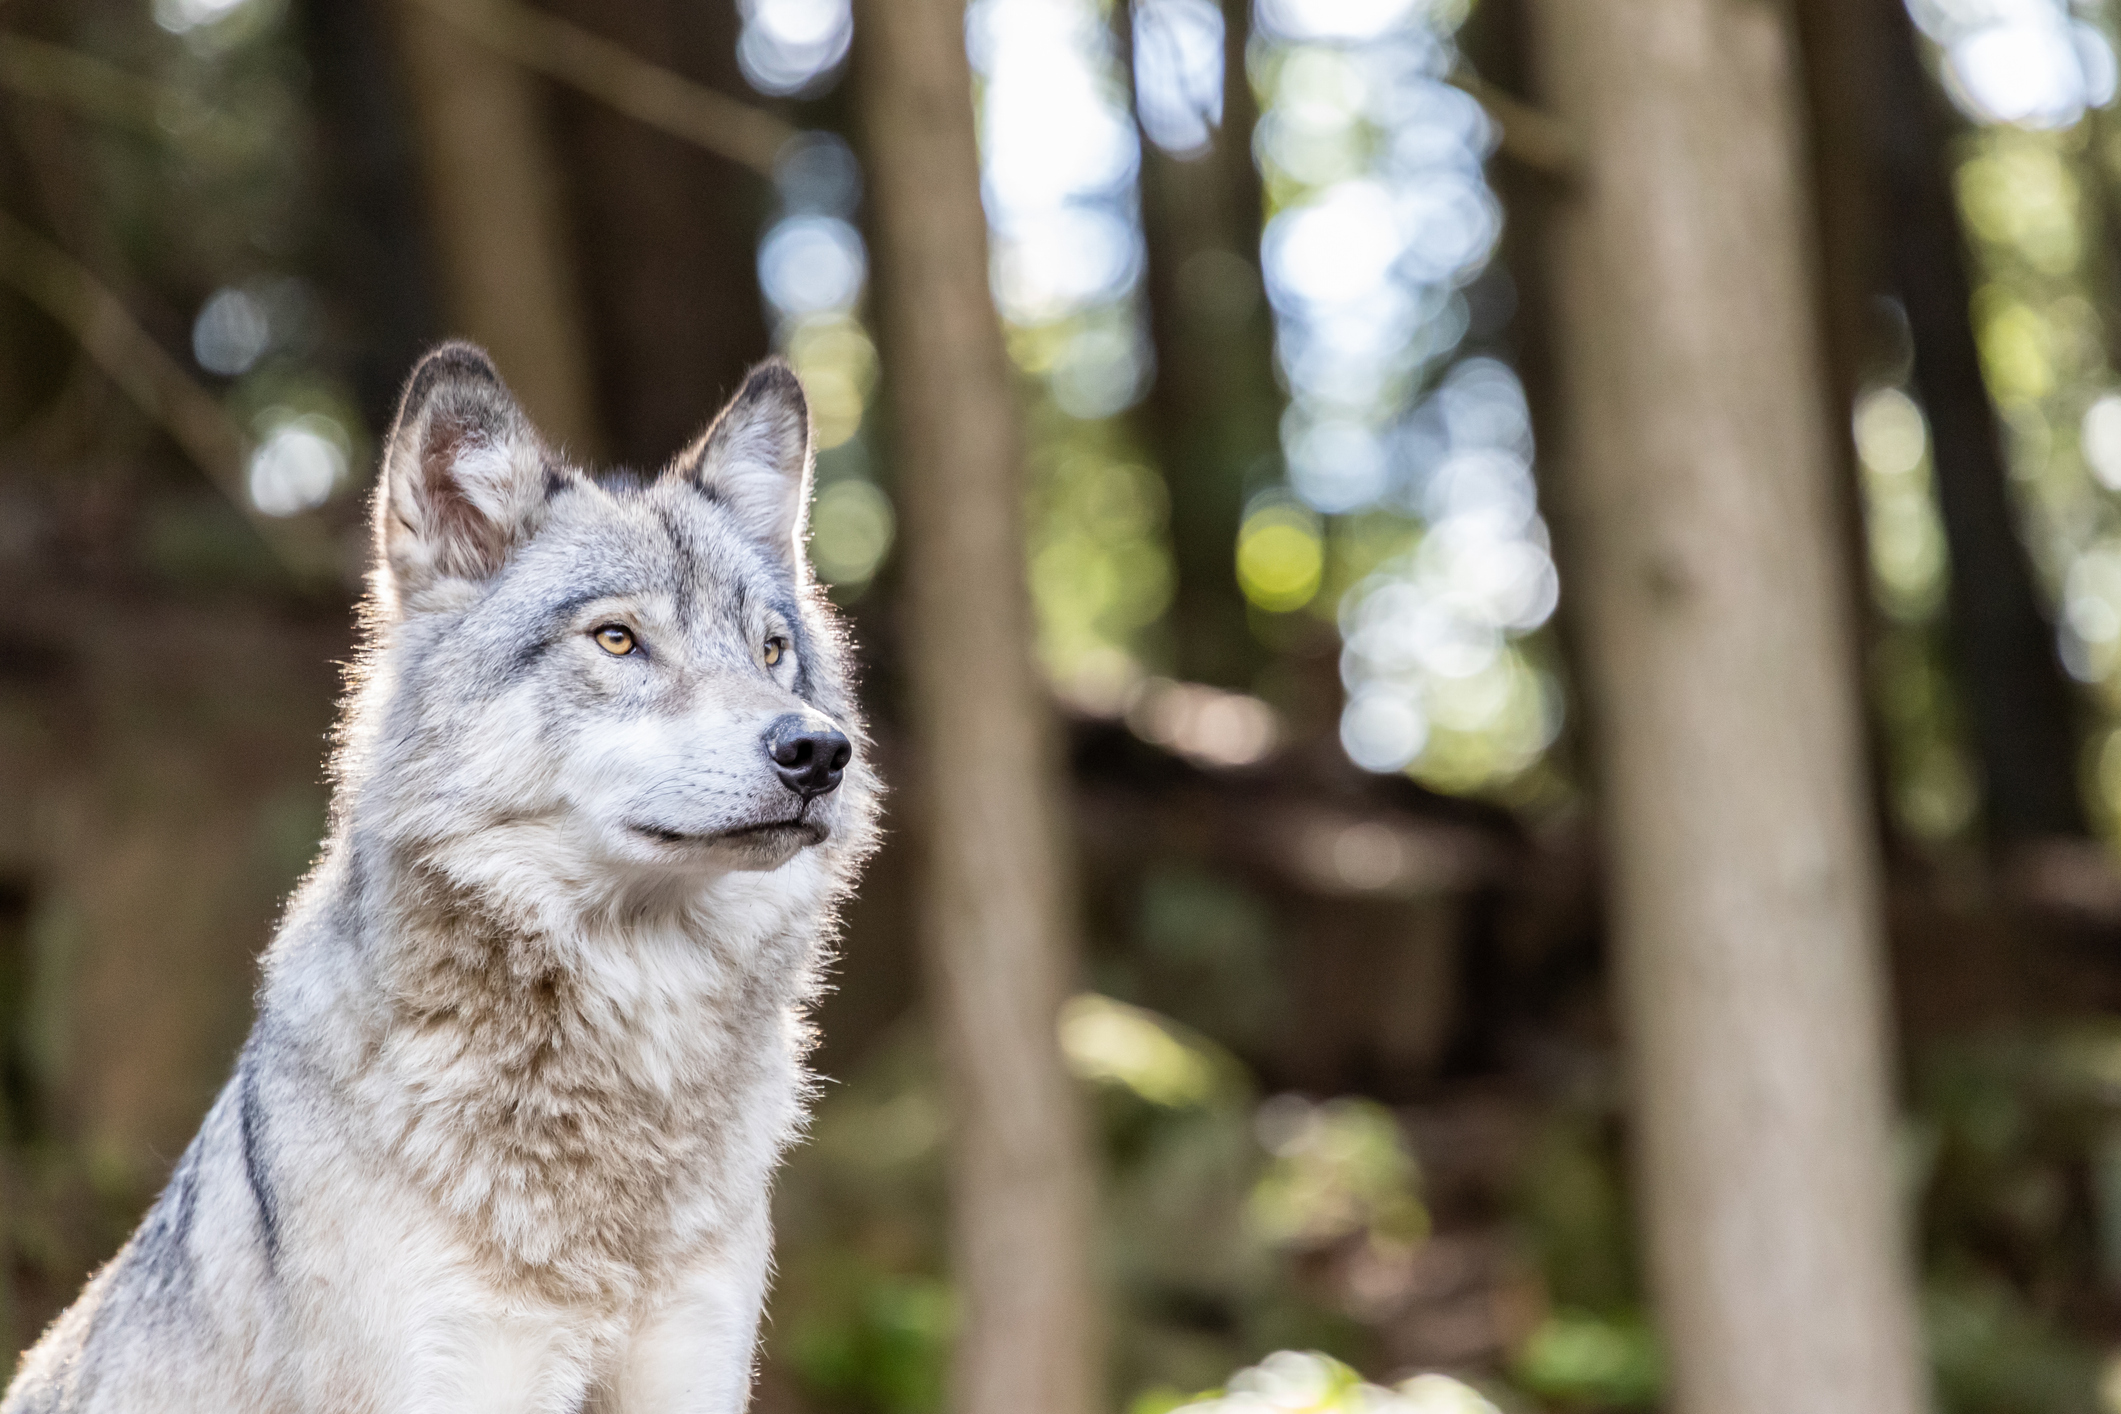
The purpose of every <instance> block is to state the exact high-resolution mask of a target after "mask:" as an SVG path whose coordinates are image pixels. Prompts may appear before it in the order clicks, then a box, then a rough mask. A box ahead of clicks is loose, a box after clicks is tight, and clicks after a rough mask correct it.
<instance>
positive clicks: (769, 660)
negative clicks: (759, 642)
mask: <svg viewBox="0 0 2121 1414" xmlns="http://www.w3.org/2000/svg"><path fill="white" fill-rule="evenodd" d="M787 651H788V640H787V639H785V638H769V639H767V640H766V650H765V654H764V656H765V659H766V666H767V667H769V668H770V667H772V666H773V665H774V664H775V663H778V662H780V661H781V655H782V654H783V653H786V652H787Z"/></svg>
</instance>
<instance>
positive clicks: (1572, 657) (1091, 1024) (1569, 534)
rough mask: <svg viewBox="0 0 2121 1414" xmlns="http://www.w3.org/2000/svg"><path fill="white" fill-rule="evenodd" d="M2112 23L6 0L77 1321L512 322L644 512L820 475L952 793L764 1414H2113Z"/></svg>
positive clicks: (28, 1170)
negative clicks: (394, 452)
mask: <svg viewBox="0 0 2121 1414" xmlns="http://www.w3.org/2000/svg"><path fill="white" fill-rule="evenodd" d="M2117 19H2121V17H2117V16H2116V14H2115V13H2114V12H2113V11H2112V10H2111V8H2110V7H2109V6H2107V5H2106V4H2105V3H2103V0H2080V2H2079V3H2075V4H2068V5H2066V4H2063V3H2060V0H1915V2H1914V3H1912V4H1911V5H1909V6H1907V7H1906V8H1903V7H1902V5H1901V4H1900V3H1899V2H1898V0H1842V2H1841V3H1835V0H1793V3H1791V4H1787V5H1785V4H1779V3H1768V2H1767V0H1612V3H1610V4H1605V5H1594V4H1590V3H1588V2H1587V0H1478V3H1477V4H1475V3H1470V0H1256V2H1254V0H1222V2H1221V3H1216V2H1215V0H1117V3H1114V0H975V3H973V4H972V5H971V6H970V7H969V9H962V10H961V9H960V8H959V7H957V6H954V5H952V4H949V3H947V2H946V0H898V3H890V2H889V0H874V3H856V4H853V5H850V4H849V2H848V0H606V3H601V4H593V3H589V0H541V3H539V4H536V5H532V4H526V3H523V0H151V3H149V0H6V3H5V4H4V5H0V585H4V589H0V604H4V606H5V612H4V614H0V1333H4V1337H5V1339H6V1340H7V1341H10V1342H12V1345H11V1346H10V1348H20V1347H21V1346H23V1345H26V1344H27V1343H28V1342H29V1341H30V1340H31V1339H33V1338H34V1335H35V1333H36V1332H37V1331H38V1330H39V1329H40V1328H41V1326H42V1324H43V1323H44V1322H45V1321H46V1320H47V1319H49V1317H50V1316H51V1315H52V1314H53V1313H54V1312H55V1311H56V1310H57V1309H58V1308H59V1307H60V1306H62V1305H63V1304H64V1303H65V1302H66V1301H67V1300H68V1299H70V1297H71V1295H72V1294H73V1292H74V1291H75V1290H76V1289H77V1288H78V1285H79V1283H80V1282H81V1281H82V1279H83V1277H84V1276H85V1274H86V1273H87V1272H88V1271H89V1270H91V1269H92V1268H93V1267H94V1266H95V1264H97V1263H98V1262H100V1261H101V1260H102V1259H103V1258H104V1257H106V1256H107V1255H108V1254H109V1253H110V1252H111V1251H112V1250H113V1249H114V1248H115V1246H116V1244H117V1243H118V1242H120V1241H121V1240H122V1239H123V1236H124V1234H125V1233H126V1232H127V1231H128V1230H129V1228H130V1226H131V1225H132V1223H133V1222H134V1221H135V1220H136V1219H137V1217H138V1215H139V1213H140V1212H141V1210H142V1209H143V1207H144V1206H145V1204H146V1203H147V1201H149V1199H150V1198H151V1197H152V1195H153V1194H154V1192H155V1191H156V1190H157V1189H158V1187H159V1185H160V1184H161V1182H162V1181H163V1179H164V1178H165V1177H166V1175H167V1172H168V1169H169V1166H170V1164H171V1162H172V1161H173V1160H174V1158H175V1156H176V1155H177V1153H178V1152H180V1150H181V1148H182V1146H183V1144H184V1143H185V1142H186V1141H187V1139H188V1137H189V1135H190V1134H191V1132H192V1130H193V1128H194V1127H195V1125H196V1124H197V1121H198V1118H199V1116H200V1115H201V1114H202V1113H203V1111H204V1109H205V1107H206V1105H207V1104H208V1102H209V1100H210V1099H211V1097H212V1095H213V1093H214V1091H215V1090H216V1089H217V1087H218V1086H219V1084H220V1083H221V1081H222V1079H223V1077H224V1076H225V1073H226V1071H227V1067H228V1065H229V1062H230V1060H231V1058H232V1056H233V1054H234V1050H235V1047H236V1046H237V1044H238V1043H239V1041H240V1039H241V1037H242V1035H243V1033H244V1031H245V1029H246V1027H247V1024H248V1020H249V1000H248V999H249V996H250V991H251V987H252V984H253V979H254V965H255V959H256V956H257V953H258V950H259V949H260V948H261V947H262V945H263V944H264V942H265V941H266V939H267V937H268V936H269V932H270V929H271V926H272V922H273V919H274V917H275V914H276V910H277V908H278V906H279V902H280V900H281V899H282V898H283V897H284V896H285V894H286V892H287V890H288V889H289V888H290V887H291V886H292V885H293V883H294V882H295V881H296V880H297V879H298V878H299V877H300V876H301V874H302V873H303V871H304V870H305V869H306V868H307V867H308V864H309V863H310V861H311V859H312V857H313V854H314V851H315V848H316V844H317V841H318V839H319V837H320V836H321V834H322V831H323V827H324V811H325V805H326V798H327V797H326V786H325V782H324V777H323V771H322V765H323V756H324V753H325V750H326V746H327V733H328V729H329V725H330V721H331V713H332V705H333V701H334V698H335V695H336V694H337V692H338V690H339V686H340V676H339V673H340V667H339V665H341V664H343V663H344V662H345V661H347V659H348V658H349V656H350V654H351V652H352V650H353V646H354V625H353V615H352V607H353V603H354V599H355V596H356V594H357V592H358V589H359V575H360V572H361V569H362V566H363V559H364V555H365V541H364V538H363V530H364V525H363V509H364V504H365V492H366V489H367V487H368V485H369V483H370V480H371V477H372V474H373V463H374V456H375V447H376V439H377V436H378V434H379V432H380V431H381V430H382V429H383V428H384V427H385V426H386V425H387V422H388V419H389V416H390V413H391V409H392V404H393V400H394V398H395V395H396V392H397V389H398V387H399V384H400V381H401V380H402V378H403V377H404V374H405V372H406V370H407V369H408V368H409V367H410V365H411V363H412V361H413V360H414V359H415V358H416V357H417V356H418V354H419V352H420V351H421V350H422V349H423V348H424V347H426V346H427V345H428V344H430V343H431V342H432V341H434V340H436V339H438V338H440V337H443V336H445V335H448V334H462V335H468V336H470V337H473V338H475V339H478V340H480V341H481V342H483V343H484V344H486V345H487V346H488V347H489V348H490V349H491V350H492V351H493V352H494V354H495V355H496V357H497V359H498V361H499V363H500V365H501V367H502V369H503V371H504V373H505V374H506V375H507V376H508V378H509V379H510V381H511V382H512V384H513V385H514V386H515V387H516V389H517V391H518V392H519V394H520V395H521V396H522V397H523V399H524V401H525V403H526V405H527V406H528V407H529V409H530V410H531V412H532V414H533V416H534V417H535V418H536V419H537V420H538V422H539V424H540V426H541V427H542V428H543V429H544V430H545V432H546V433H547V435H548V436H549V437H551V438H552V439H553V440H555V441H556V442H559V443H563V444H564V445H565V446H566V447H567V448H568V449H570V451H572V452H574V453H576V454H578V455H582V456H586V457H589V458H593V459H596V460H598V461H606V462H609V461H620V462H627V463H630V464H633V465H636V466H644V467H652V466H655V465H658V464H659V463H660V462H661V461H662V460H663V459H664V458H666V457H667V456H668V455H670V454H671V453H672V452H673V451H674V450H675V449H676V448H678V447H679V446H680V445H682V444H683V443H684V442H685V441H686V440H688V439H689V438H690V437H691V435H692V434H694V433H695V432H696V431H697V430H698V428H699V426H700V425H701V423H702V422H703V421H704V419H705V418H706V417H707V416H708V415H709V414H711V412H712V411H713V410H714V408H715V407H716V406H718V405H719V402H720V400H721V399H722V397H724V396H725V395H726V394H727V392H728V391H729V390H731V389H732V388H733V387H734V386H735V385H736V382H737V381H738V379H739V378H740V376H741V374H742V371H743V370H744V369H745V368H746V367H747V366H748V365H749V364H750V363H751V362H753V361H755V360H756V359H758V358H760V357H762V356H764V355H766V354H767V353H769V352H778V353H780V354H782V355H784V356H785V357H787V358H788V359H789V360H790V361H791V362H792V363H793V365H794V366H795V367H796V369H797V370H798V372H799V373H800V374H801V376H802V378H803V381H804V384H805V387H806V389H807V391H808V394H809V397H810V400H811V406H812V410H813V414H814V417H815V422H816V432H817V439H818V445H819V447H820V453H819V460H818V489H817V501H816V505H815V510H814V513H813V519H812V541H811V555H812V560H813V563H814V564H815V566H816V568H817V571H818V573H819V575H820V577H821V578H822V579H823V580H824V582H825V583H826V584H827V585H828V586H829V590H830V593H831V595H832V597H833V599H834V600H835V601H836V602H838V603H839V604H841V605H842V606H843V607H844V609H845V611H846V613H847V615H848V617H849V619H850V620H851V623H852V626H853V631H854V634H855V637H856V639H857V641H858V642H859V644H860V646H861V653H862V662H863V670H864V680H865V697H866V700H867V702H868V704H869V709H870V711H871V713H872V714H873V717H874V720H875V725H876V730H877V738H878V750H879V752H880V753H881V755H882V757H883V759H884V769H885V775H886V777H887V778H888V779H890V780H892V781H893V782H894V783H896V785H897V786H898V792H897V794H896V795H895V797H894V803H893V818H892V821H891V826H890V835H889V840H888V843H887V845H886V848H885V851H884V853H883V854H882V855H881V856H880V857H879V858H878V860H877V861H876V863H875V864H874V865H873V866H872V868H871V870H870V872H869V875H868V878H867V881H866V883H865V886H864V888H863V890H862V893H861V896H860V898H859V900H858V901H857V902H856V904H855V905H854V907H853V908H852V910H851V912H850V914H849V918H848V926H847V929H846V935H845V938H844V940H843V946H842V951H841V959H840V961H839V963H838V966H837V969H836V972H835V984H834V990H833V991H832V993H831V994H830V996H829V997H828V998H827V999H826V1000H825V1002H824V1003H823V1005H822V1007H821V1008H820V1011H819V1015H818V1021H819V1024H820V1028H821V1035H822V1042H821V1046H820V1049H819V1051H818V1053H817V1058H816V1060H817V1066H818V1069H819V1071H820V1072H821V1074H822V1075H824V1076H825V1077H826V1078H827V1083H826V1084H825V1086H824V1087H823V1089H822V1090H821V1093H820V1100H819V1105H818V1112H817V1120H816V1123H815V1125H814V1127H813V1130H812V1134H811V1136H810V1139H809V1140H808V1142H807V1143H806V1144H805V1145H804V1146H803V1147H801V1148H800V1149H799V1150H798V1151H796V1153H795V1154H794V1155H793V1158H792V1161H791V1164H790V1167H789V1170H788V1172H787V1173H786V1175H785V1176H784V1178H783V1181H782V1184H781V1188H780V1192H779V1198H778V1204H779V1232H780V1254H781V1255H780V1275H779V1278H778V1281H777V1285H776V1289H775V1292H774V1295H773V1298H772V1304H771V1309H770V1312H769V1321H768V1326H767V1331H766V1338H765V1355H764V1361H763V1366H762V1373H761V1377H760V1387H759V1394H758V1398H757V1404H758V1406H759V1407H760V1408H761V1409H764V1410H769V1411H789V1412H790V1414H794V1411H813V1412H814V1414H839V1412H840V1411H845V1414H924V1411H929V1410H939V1409H942V1408H944V1407H946V1406H950V1407H955V1408H958V1409H961V1410H967V1411H969V1410H974V1409H982V1410H984V1409H989V1408H993V1407H1003V1408H1011V1409H1023V1410H1053V1411H1055V1414H1064V1412H1065V1414H1082V1411H1086V1410H1088V1409H1092V1408H1118V1409H1125V1410H1127V1411H1130V1414H1162V1412H1163V1411H1165V1410H1168V1409H1171V1408H1174V1407H1178V1406H1180V1405H1182V1404H1184V1403H1186V1402H1187V1401H1188V1400H1191V1399H1193V1398H1194V1397H1196V1396H1202V1395H1203V1394H1204V1392H1208V1391H1213V1390H1216V1389H1218V1388H1222V1387H1225V1386H1228V1387H1230V1388H1231V1389H1233V1390H1235V1391H1237V1392H1236V1393H1233V1394H1232V1395H1230V1396H1228V1397H1227V1398H1226V1399H1225V1400H1224V1404H1225V1406H1226V1407H1229V1408H1233V1409H1234V1408H1239V1407H1244V1408H1254V1409H1256V1408H1262V1407H1267V1408H1290V1409H1297V1408H1326V1407H1336V1406H1335V1401H1341V1402H1343V1403H1345V1404H1346V1406H1347V1407H1350V1408H1353V1407H1358V1405H1360V1402H1361V1401H1362V1400H1363V1399H1365V1398H1367V1399H1370V1400H1371V1401H1372V1403H1371V1404H1370V1405H1368V1406H1362V1407H1371V1408H1377V1407H1387V1406H1383V1405H1379V1404H1378V1403H1377V1402H1376V1401H1378V1400H1382V1399H1384V1398H1385V1396H1383V1395H1382V1394H1378V1393H1376V1392H1374V1391H1373V1392H1371V1393H1369V1394H1364V1393H1362V1392H1361V1391H1359V1390H1357V1389H1356V1388H1355V1386H1354V1384H1353V1381H1354V1380H1355V1376H1354V1374H1353V1373H1351V1372H1352V1371H1357V1370H1359V1371H1361V1372H1362V1374H1363V1375H1365V1376H1367V1377H1369V1378H1370V1379H1372V1380H1376V1381H1381V1382H1386V1383H1395V1384H1396V1385H1397V1392H1396V1393H1395V1394H1394V1395H1392V1396H1391V1399H1392V1400H1394V1401H1396V1404H1394V1405H1391V1406H1389V1407H1397V1408H1402V1409H1405V1410H1408V1411H1428V1414H1437V1411H1447V1410H1458V1411H1465V1410H1477V1409H1479V1408H1480V1407H1482V1406H1481V1403H1480V1401H1482V1400H1486V1401H1490V1402H1492V1403H1493V1405H1495V1406H1496V1407H1499V1408H1501V1409H1504V1410H1535V1409H1540V1410H1557V1411H1560V1410H1569V1411H1593V1410H1638V1409H1653V1408H1665V1407H1670V1408H1675V1409H1687V1410H1703V1411H1706V1410H1709V1409H1716V1410H1719V1411H1745V1414H1751V1411H1755V1410H1759V1411H1763V1414H1764V1411H1765V1410H1767V1409H1770V1408H1790V1407H1796V1408H1803V1409H1807V1410H1823V1409H1830V1408H1832V1409H1840V1408H1847V1409H1850V1410H1852V1411H1853V1410H1857V1409H1861V1410H1863V1411H1864V1412H1865V1414H1877V1411H1880V1410H1906V1411H1908V1414H1912V1411H1913V1410H1914V1409H1915V1408H1917V1407H1922V1406H1923V1405H1925V1404H1928V1403H1931V1402H1933V1403H1934V1406H1935V1407H1938V1408H1941V1409H1945V1410H1950V1411H1966V1412H1967V1414H1977V1412H1978V1414H2016V1411H2025V1414H2033V1411H2042V1412H2043V1414H2044V1412H2045V1411H2056V1414H2063V1412H2064V1411H2085V1414H2091V1411H2105V1414H2121V1027H2117V1026H2116V1024H2115V1019H2116V1016H2117V1009H2121V871H2117V868H2116V864H2115V860H2114V855H2113V849H2114V847H2115V843H2116V836H2117V833H2121V371H2117V368H2121V128H2117V127H2116V119H2115V117H2114V114H2113V111H2112V109H2111V106H2110V105H2111V104H2112V102H2113V100H2114V96H2115V83H2116V63H2115V57H2114V55H2115V43H2116V29H2115V26H2116V22H2117ZM975 138H976V146H975V145H974V142H975ZM952 321H956V322H954V323H953V322H952ZM959 730H976V731H982V732H986V731H991V732H994V733H998V734H999V735H995V736H990V737H987V738H984V739H985V740H988V741H990V742H998V743H1000V747H999V748H998V749H997V750H996V751H995V752H991V753H989V754H988V758H987V759H989V761H990V765H991V766H992V767H994V768H995V770H996V773H995V774H992V775H989V776H986V777H979V776H977V774H976V773H975V775H974V776H973V777H972V778H970V784H966V783H965V782H964V781H960V782H959V783H958V786H957V787H955V788H954V787H953V786H952V784H951V779H950V777H949V773H947V772H943V771H941V770H940V769H938V768H937V765H936V763H937V759H938V755H939V753H938V752H936V751H934V750H931V749H930V748H929V743H932V742H936V741H940V740H950V739H953V738H952V736H951V733H952V732H955V731H959ZM1047 767H1050V769H1046V768H1047ZM954 791H955V793H953V792H954ZM998 799H1006V800H1007V801H1008V802H1010V807H1009V808H1008V809H1006V810H1003V811H1002V812H1001V816H1000V817H998V818H1000V821H1001V828H999V829H998V830H995V829H992V828H990V829H989V830H988V832H987V833H985V834H982V833H981V832H980V831H981V822H982V818H983V817H981V816H980V815H979V809H980V808H981V806H982V803H983V802H991V801H993V800H998ZM986 823H987V825H988V826H990V827H991V826H992V824H993V822H992V821H987V822H986ZM968 860H969V861H970V863H966V862H965V861H968ZM997 860H999V861H1001V862H1002V863H1003V864H1008V865H1010V867H996V861H997ZM1793 881H1794V882H1793ZM997 998H999V999H1001V1004H999V1005H995V1004H993V1003H995V1001H996V999H997ZM983 999H984V1000H983ZM1887 1017H1889V1018H1890V1021H1889V1022H1888V1021H1886V1020H1884V1019H1883V1018H1887ZM1018 1023H1025V1024H1018ZM1874 1033H1875V1034H1874ZM990 1239H991V1240H990ZM1719 1243H1723V1244H1724V1245H1723V1246H1719ZM1731 1244H1735V1246H1732V1245H1731ZM1918 1327H1919V1330H1920V1332H1921V1334H1920V1336H1919V1338H1918V1336H1917V1335H1916V1331H1917V1329H1918ZM1837 1332H1839V1334H1837ZM1837 1340H1841V1341H1844V1342H1852V1344H1844V1345H1839V1346H1837V1345H1836V1343H1835V1342H1836V1341H1837ZM1918 1344H1919V1347H1920V1349H1921V1350H1924V1351H1926V1352H1927V1358H1926V1359H1922V1358H1919V1357H1918V1355H1917V1353H1916V1352H1917V1347H1918ZM1849 1349H1857V1350H1858V1352H1859V1353H1857V1354H1855V1355H1853V1356H1849V1357H1848V1358H1849V1361H1850V1362H1851V1363H1847V1364H1839V1363H1836V1362H1837V1361H1838V1360H1840V1359H1841V1355H1837V1354H1836V1352H1837V1351H1840V1352H1842V1354H1846V1352H1847V1350H1849ZM1277 1351H1280V1352H1290V1351H1299V1352H1300V1351H1310V1352H1317V1353H1316V1354H1311V1355H1292V1354H1286V1353H1285V1354H1280V1355H1277V1354H1275V1352H1277ZM1261 1362H1265V1363H1264V1364H1262V1363H1261ZM1248 1367H1249V1368H1248ZM1240 1372H1242V1373H1240ZM1432 1372H1434V1373H1441V1374H1442V1375H1447V1376H1449V1377H1450V1378H1449V1379H1439V1378H1434V1377H1433V1375H1432ZM1808 1380H1811V1381H1819V1382H1823V1383H1821V1384H1819V1386H1818V1388H1817V1389H1814V1388H1813V1387H1812V1386H1810V1385H1808V1384H1807V1381H1808ZM1233 1381H1234V1383H1233ZM1820 1390H1824V1391H1826V1392H1825V1393H1821V1392H1820ZM1012 1391H1013V1392H1012ZM1248 1391H1249V1393H1247V1392H1248ZM1476 1391H1477V1393H1476ZM1246 1399H1250V1400H1252V1401H1253V1403H1251V1404H1246V1403H1244V1401H1245V1400H1246Z"/></svg>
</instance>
